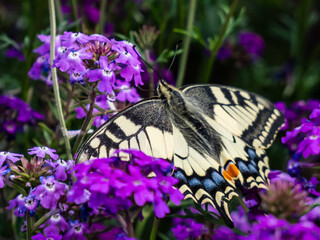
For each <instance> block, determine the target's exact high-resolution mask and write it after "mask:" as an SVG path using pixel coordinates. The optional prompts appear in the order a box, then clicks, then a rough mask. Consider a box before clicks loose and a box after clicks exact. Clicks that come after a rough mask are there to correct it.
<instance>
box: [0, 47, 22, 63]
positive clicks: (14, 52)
mask: <svg viewBox="0 0 320 240" xmlns="http://www.w3.org/2000/svg"><path fill="white" fill-rule="evenodd" d="M5 55H6V57H7V58H17V59H18V60H19V61H21V62H22V61H24V60H25V58H24V55H23V53H22V44H18V48H17V47H13V46H12V47H11V48H9V49H8V50H7V51H6V52H5Z"/></svg>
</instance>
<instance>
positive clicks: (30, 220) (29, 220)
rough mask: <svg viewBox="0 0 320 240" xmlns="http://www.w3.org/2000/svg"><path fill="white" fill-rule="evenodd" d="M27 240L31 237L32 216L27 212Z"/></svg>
mask: <svg viewBox="0 0 320 240" xmlns="http://www.w3.org/2000/svg"><path fill="white" fill-rule="evenodd" d="M26 215H27V240H31V237H32V217H30V214H29V213H28V212H27V213H26Z"/></svg>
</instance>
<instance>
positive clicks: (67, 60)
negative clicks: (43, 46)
mask: <svg viewBox="0 0 320 240" xmlns="http://www.w3.org/2000/svg"><path fill="white" fill-rule="evenodd" d="M91 58H92V53H91V52H88V51H87V49H86V48H82V49H80V50H78V51H76V50H70V51H68V52H66V53H65V54H64V55H62V56H61V58H60V59H58V60H57V61H55V63H54V65H53V66H54V67H58V68H59V69H60V71H62V72H66V71H68V73H71V72H72V73H74V72H75V73H82V72H85V71H86V67H85V66H84V65H83V60H84V59H91Z"/></svg>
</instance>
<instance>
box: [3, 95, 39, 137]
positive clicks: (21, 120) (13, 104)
mask: <svg viewBox="0 0 320 240" xmlns="http://www.w3.org/2000/svg"><path fill="white" fill-rule="evenodd" d="M0 112H1V116H0V132H5V133H7V134H8V135H11V136H14V135H15V134H16V132H18V131H21V132H22V131H23V126H24V125H25V124H34V123H35V122H36V120H41V119H43V118H44V116H43V115H41V114H40V113H38V112H36V111H34V110H32V108H31V107H30V106H29V105H28V104H27V103H25V102H24V101H22V100H21V99H19V98H17V97H14V96H6V95H2V96H0Z"/></svg>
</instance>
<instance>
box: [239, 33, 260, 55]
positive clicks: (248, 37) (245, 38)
mask: <svg viewBox="0 0 320 240" xmlns="http://www.w3.org/2000/svg"><path fill="white" fill-rule="evenodd" d="M238 41H239V44H240V45H241V46H242V47H243V48H244V49H245V50H246V51H247V52H248V53H249V54H250V55H251V56H252V58H257V57H259V56H261V54H262V52H263V50H264V41H263V38H262V37H261V36H259V35H257V34H255V33H253V32H241V33H240V34H239V36H238Z"/></svg>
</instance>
